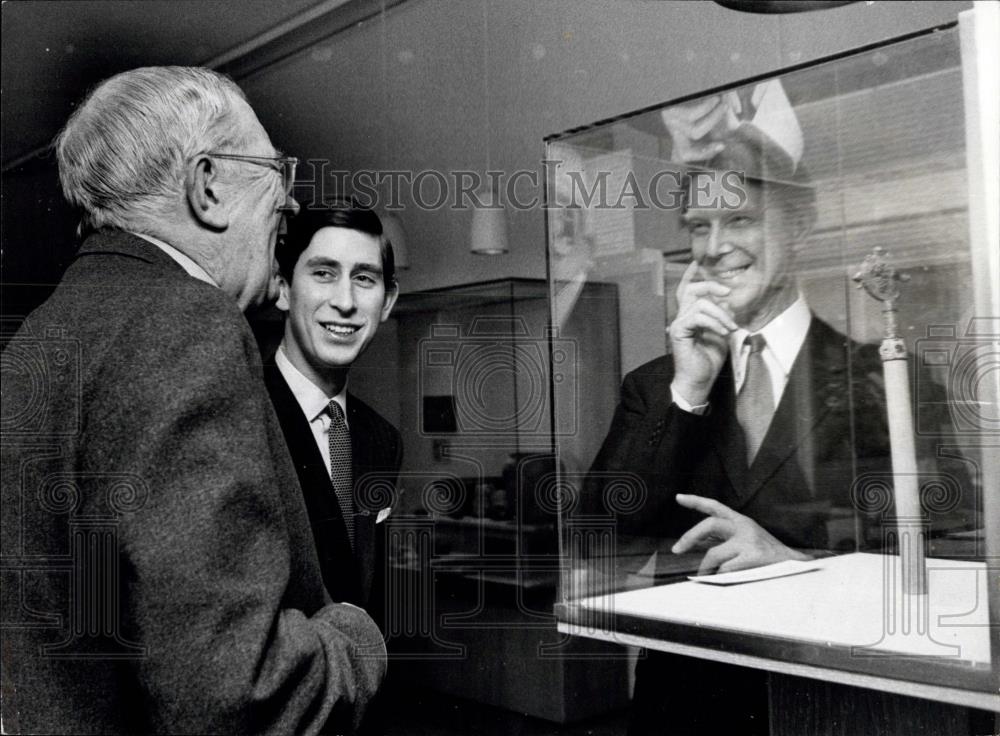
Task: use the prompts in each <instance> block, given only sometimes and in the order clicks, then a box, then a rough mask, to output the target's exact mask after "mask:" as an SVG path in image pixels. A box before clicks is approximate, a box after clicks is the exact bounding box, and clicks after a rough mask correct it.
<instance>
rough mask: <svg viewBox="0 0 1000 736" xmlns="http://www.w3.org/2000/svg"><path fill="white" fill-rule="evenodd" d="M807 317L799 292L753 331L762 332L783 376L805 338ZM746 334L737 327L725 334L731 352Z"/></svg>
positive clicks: (740, 346)
mask: <svg viewBox="0 0 1000 736" xmlns="http://www.w3.org/2000/svg"><path fill="white" fill-rule="evenodd" d="M811 320H812V315H811V314H810V312H809V305H808V304H806V300H805V297H803V296H802V294H799V296H798V298H797V299H796V300H795V301H794V302H792V304H791V306H789V307H788V308H787V309H786V310H785V311H784V312H782V313H781V314H779V315H778V316H777V317H775V318H774V319H772V320H771V321H770V322H768V323H767V324H766V325H764V326H763V327H762V328H761V329H759V330H758V331H757V334H760V335H763V336H764V339H765V340H767V349H768V350H770V351H771V354H772V355H774V357H775V359H776V360H777V361H778V364H779V365H780V366H781V368H782V370H784V372H785V376H786V377H787V376H788V374H789V373H791V372H792V365H793V364H794V363H795V358H796V357H797V356H798V354H799V350H800V349H801V348H802V343H803V342H805V339H806V333H808V332H809V322H810V321H811ZM749 334H750V333H749V332H748V331H747V330H744V329H739V330H736V332H734V333H732V334H731V335H730V336H729V350H730V352H731V354H732V355H739V354H740V351H741V350H742V349H743V341H744V340H745V339H746V337H747V335H749Z"/></svg>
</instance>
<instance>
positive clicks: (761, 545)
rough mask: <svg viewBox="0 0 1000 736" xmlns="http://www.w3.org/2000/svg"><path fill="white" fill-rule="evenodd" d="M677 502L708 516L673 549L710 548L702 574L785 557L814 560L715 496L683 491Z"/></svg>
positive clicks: (762, 563)
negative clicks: (708, 496) (694, 494)
mask: <svg viewBox="0 0 1000 736" xmlns="http://www.w3.org/2000/svg"><path fill="white" fill-rule="evenodd" d="M677 503H679V504H680V505H681V506H684V507H685V508H689V509H694V510H695V511H700V512H701V513H703V514H706V515H707V518H705V519H702V520H701V521H700V522H698V523H697V524H695V525H694V526H693V527H691V528H690V529H688V530H687V531H686V532H685V533H684V536H682V537H681V538H680V539H678V540H677V543H676V544H675V545H674V546H673V548H672V549H671V551H672V552H673V553H674V554H682V553H684V552H690V551H691V550H702V549H704V550H707V551H706V552H705V556H704V557H703V558H702V560H701V565H700V566H699V567H698V574H699V575H708V574H711V573H714V572H733V571H734V570H745V569H747V568H751V567H760V566H762V565H770V564H771V563H774V562H782V561H784V560H808V559H811V558H810V557H809V555H806V554H803V553H802V552H799V551H798V550H794V549H792V548H791V547H788V546H786V545H785V544H783V543H781V542H779V541H778V540H777V539H776V538H775V537H774V536H773V535H771V534H770V533H769V532H767V531H766V530H765V529H764V528H763V527H761V526H760V525H759V524H758V523H757V522H756V521H754V520H753V519H751V518H750V517H749V516H744V515H743V514H740V513H738V512H736V511H733V510H732V509H731V508H729V507H728V506H726V505H725V504H722V503H719V502H718V501H716V500H714V499H711V498H705V497H704V496H692V495H688V494H684V493H679V494H677Z"/></svg>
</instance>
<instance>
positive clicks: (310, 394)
mask: <svg viewBox="0 0 1000 736" xmlns="http://www.w3.org/2000/svg"><path fill="white" fill-rule="evenodd" d="M274 362H275V364H276V365H277V366H278V370H279V371H281V375H282V376H283V377H284V379H285V382H286V383H287V384H288V388H290V389H291V390H292V394H294V396H295V400H296V401H297V402H299V406H300V407H301V408H302V413H303V414H305V415H306V419H308V420H309V421H310V422H313V421H315V420H316V419H317V418H318V417H320V416H323V415H324V414H325V413H326V408H327V406H328V405H329V404H330V400H331V399H332V400H333V401H336V402H337V403H338V404H340V408H341V409H342V410H343V411H344V418H345V421H346V417H347V384H346V383H345V384H344V387H343V388H342V389H341V390H340V393H339V394H337V395H336V396H331V397H328V396H327V395H326V393H324V391H323V389H321V388H320V387H319V386H317V385H316V384H315V383H313V382H312V381H310V380H309V379H308V378H306V376H305V375H304V374H303V373H302V371H300V370H299V369H298V368H296V367H295V366H294V365H292V361H290V360H289V359H288V356H287V355H285V343H284V341H282V343H281V345H279V346H278V352H277V353H275V355H274Z"/></svg>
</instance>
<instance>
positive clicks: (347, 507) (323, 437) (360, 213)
mask: <svg viewBox="0 0 1000 736" xmlns="http://www.w3.org/2000/svg"><path fill="white" fill-rule="evenodd" d="M288 227H289V231H288V235H287V238H286V240H285V242H284V243H283V244H282V245H281V246H280V247H279V248H278V253H277V256H278V263H279V266H280V272H281V276H280V279H279V283H280V296H279V298H278V308H279V309H281V310H283V311H284V312H286V313H287V318H286V321H285V332H284V338H283V340H282V342H281V346H280V347H279V348H278V352H277V354H276V355H275V360H274V363H273V364H271V365H269V366H266V368H265V379H266V382H267V385H268V390H269V391H270V394H271V400H272V402H273V403H274V406H275V409H276V410H277V413H278V418H279V420H280V421H281V426H282V429H283V430H284V434H285V439H286V441H287V442H288V446H289V449H290V451H291V454H292V459H293V460H294V461H295V467H296V470H297V471H298V474H299V480H300V481H301V484H302V489H303V493H304V495H305V500H306V507H307V509H308V511H309V520H310V523H311V525H312V530H313V536H314V537H315V540H316V547H317V550H318V552H319V557H320V567H321V570H322V573H323V581H324V582H325V583H326V587H327V590H328V591H329V592H330V595H331V596H332V597H333V599H334V600H338V601H348V602H350V603H354V604H356V605H358V606H361V607H363V608H366V609H367V610H368V611H369V613H371V614H372V616H373V617H374V618H375V619H376V621H380V620H382V616H381V615H382V603H381V600H380V599H379V598H378V597H377V594H378V593H379V592H380V591H381V588H382V587H383V586H382V585H381V582H380V578H379V577H378V576H380V575H381V573H382V571H383V568H384V561H383V560H381V559H380V558H379V554H380V553H381V552H382V551H383V545H382V544H381V543H380V540H379V539H378V535H377V533H376V532H377V530H380V529H381V528H382V527H381V526H378V525H377V522H381V521H382V520H383V517H384V516H385V515H387V514H388V509H387V508H384V507H385V506H388V503H383V501H386V500H387V499H383V498H381V497H375V496H373V495H372V493H369V492H368V491H366V487H367V488H369V489H371V488H374V486H372V485H367V486H366V483H367V482H368V481H372V480H374V479H378V480H380V481H382V482H386V481H388V482H389V483H394V482H395V479H396V476H397V475H398V472H399V466H400V462H401V458H402V444H401V441H400V437H399V432H398V431H397V430H396V429H395V427H393V426H392V425H391V424H389V423H388V422H387V421H386V420H385V419H383V418H382V417H381V416H379V414H378V413H376V412H375V410H373V409H372V408H371V407H369V406H368V405H367V404H365V403H364V402H362V401H361V400H360V399H358V398H357V397H355V396H354V395H352V394H349V393H348V391H347V376H348V372H349V371H350V369H351V365H352V364H353V363H354V361H355V360H357V358H358V356H359V355H361V353H362V352H363V351H364V350H365V348H367V347H368V344H369V343H370V342H371V340H372V338H373V337H375V333H376V331H377V330H378V327H379V325H380V324H381V323H382V322H384V321H385V320H386V319H388V317H389V313H390V312H391V311H392V307H393V305H394V304H395V303H396V297H397V295H398V287H397V285H396V275H395V263H394V259H393V253H392V246H391V245H390V244H389V243H388V242H387V241H386V240H385V238H384V237H383V236H382V224H381V222H380V221H379V219H378V216H377V215H376V214H375V213H374V212H372V211H370V210H366V209H361V208H357V207H354V206H352V205H351V204H349V203H345V204H337V205H334V206H326V205H312V206H309V207H306V208H304V209H303V211H302V213H301V214H300V215H298V216H297V217H295V218H292V219H291V220H290V221H289V225H288ZM373 474H374V475H373ZM366 476H367V480H366ZM376 495H377V494H376ZM379 512H381V513H379Z"/></svg>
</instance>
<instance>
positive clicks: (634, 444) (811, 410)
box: [587, 318, 974, 548]
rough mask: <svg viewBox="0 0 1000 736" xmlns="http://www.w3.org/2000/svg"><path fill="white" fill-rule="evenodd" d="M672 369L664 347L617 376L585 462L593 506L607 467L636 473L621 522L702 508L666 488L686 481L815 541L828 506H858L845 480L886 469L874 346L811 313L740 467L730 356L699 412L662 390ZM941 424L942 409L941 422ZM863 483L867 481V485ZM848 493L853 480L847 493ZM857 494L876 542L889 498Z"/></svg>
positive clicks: (959, 474) (639, 524)
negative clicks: (608, 421) (759, 438)
mask: <svg viewBox="0 0 1000 736" xmlns="http://www.w3.org/2000/svg"><path fill="white" fill-rule="evenodd" d="M672 380H673V361H672V358H671V357H670V356H664V357H661V358H658V359H656V360H653V361H651V362H649V363H647V364H645V365H643V366H641V367H639V368H638V369H636V370H635V371H633V372H631V373H630V374H629V375H628V376H626V378H625V380H624V382H623V384H622V392H621V402H620V404H619V406H618V409H617V411H616V412H615V416H614V419H613V421H612V426H611V429H610V431H609V432H608V435H607V438H606V439H605V441H604V444H603V446H602V447H601V449H600V451H599V452H598V454H597V457H596V459H595V461H594V463H593V468H592V470H593V471H601V474H602V475H603V478H601V477H598V476H597V475H596V474H595V475H592V476H591V478H590V479H589V480H588V492H587V495H588V501H589V502H590V503H591V508H594V503H595V501H596V502H599V501H600V499H601V496H602V495H603V488H604V487H605V486H606V485H607V477H609V475H610V477H613V475H614V473H615V472H629V473H635V474H637V475H638V476H639V478H640V479H641V481H642V482H643V483H644V484H645V487H646V492H647V500H646V503H645V504H644V505H643V506H642V508H640V509H639V510H638V511H636V512H635V513H632V514H622V515H620V516H619V517H618V525H619V529H620V530H621V531H623V532H625V533H631V534H637V535H643V536H662V537H678V536H680V535H681V534H683V533H684V532H685V531H686V530H687V529H689V528H690V527H691V526H693V525H694V524H695V523H697V522H698V521H699V520H700V519H701V518H703V517H702V516H701V515H700V514H698V513H697V512H693V511H689V510H687V509H684V508H682V507H681V506H679V505H678V504H677V503H676V501H675V500H674V494H676V493H693V494H697V495H701V496H707V497H709V498H715V499H718V500H719V501H721V502H722V503H724V504H726V505H727V506H729V507H731V508H733V509H735V510H737V511H739V512H740V513H743V514H745V515H747V516H750V517H751V518H753V519H754V520H755V521H757V522H758V523H759V524H761V526H763V527H764V528H765V529H767V530H768V531H769V532H771V533H772V534H774V536H776V537H777V538H778V539H780V540H781V541H782V542H784V543H786V544H788V545H790V546H794V547H804V548H823V547H826V546H827V545H828V544H832V543H836V542H837V541H838V540H835V539H830V538H829V537H828V533H827V532H828V521H829V520H830V518H831V513H832V512H833V511H834V510H835V509H839V510H842V512H846V513H848V514H850V513H851V511H852V510H853V509H855V508H856V507H858V506H859V504H858V503H856V498H854V497H852V485H854V483H855V481H856V480H859V479H860V481H859V482H864V480H865V479H866V478H875V477H876V476H881V477H882V478H885V477H887V474H888V473H891V461H890V453H889V433H888V425H887V419H886V413H885V402H884V391H883V381H882V366H881V361H880V359H879V357H878V352H877V349H876V347H875V346H872V345H860V344H858V343H855V342H853V341H851V340H849V339H848V338H846V337H845V336H844V335H841V334H840V333H838V332H836V331H835V330H834V329H833V328H831V327H830V326H829V325H827V324H826V323H824V322H822V321H820V320H818V319H816V318H813V320H812V322H811V324H810V327H809V332H808V334H807V336H806V340H805V342H804V343H803V346H802V349H801V350H800V351H799V355H798V356H797V358H796V360H795V363H794V365H793V367H792V370H791V372H790V375H789V379H788V384H787V385H786V387H785V391H784V392H783V394H782V396H781V400H780V402H779V404H778V406H777V407H776V409H775V414H774V418H773V419H772V421H771V425H770V427H769V429H768V432H767V435H766V437H765V438H764V441H763V444H762V445H761V448H760V450H759V451H758V454H757V457H756V458H755V459H754V463H753V465H752V466H751V467H750V468H749V469H748V468H747V466H746V450H745V445H744V439H743V433H742V430H741V429H740V426H739V422H738V421H737V419H736V414H735V395H734V391H733V378H732V368H731V365H730V363H729V361H726V364H725V366H724V368H723V370H722V372H721V373H720V374H719V377H718V378H717V379H716V382H715V384H714V386H713V388H712V391H711V394H710V397H709V402H710V407H711V408H710V410H709V412H708V413H707V414H706V415H704V416H695V415H693V414H690V413H688V412H685V411H682V410H681V409H680V408H678V407H677V406H676V405H674V404H673V403H672V402H671V398H670V383H671V381H672ZM940 406H941V407H945V403H944V402H943V401H942V402H940ZM944 411H945V414H946V413H947V412H946V409H945V410H944ZM946 424H948V423H947V420H946V419H942V427H944V426H945V425H946ZM943 431H944V430H943ZM944 433H945V434H947V432H946V431H944ZM939 439H940V437H921V438H920V440H921V443H920V445H919V447H918V451H919V454H920V458H921V459H922V460H925V461H930V463H931V464H932V465H933V459H934V457H935V452H934V449H935V448H934V447H933V444H934V442H935V441H937V440H939ZM949 472H951V473H952V474H953V476H954V477H956V478H959V479H960V481H959V482H960V483H966V484H967V481H966V480H965V473H964V471H963V469H962V468H961V466H960V463H959V464H955V463H952V464H951V466H950V468H949ZM890 487H891V486H890ZM867 488H868V490H874V488H875V485H872V486H867ZM964 490H965V491H966V493H967V497H966V498H965V499H963V501H966V502H967V504H966V505H968V506H972V505H974V504H972V503H971V499H970V498H968V495H970V494H971V489H970V488H968V487H967V485H966V487H965V489H964ZM858 493H860V487H859V488H858V489H856V492H855V494H854V495H855V496H857V495H858ZM889 493H891V491H889V490H885V491H884V494H889ZM888 498H889V497H888V495H886V499H888ZM866 500H867V501H871V502H872V503H867V504H860V505H861V506H862V507H863V510H866V511H867V510H871V511H872V513H871V514H865V517H866V519H867V522H868V523H867V524H866V527H865V528H866V532H865V535H866V537H867V539H864V540H861V541H862V544H864V543H866V542H867V543H870V544H873V545H875V544H878V543H879V539H878V537H879V535H880V529H879V526H878V522H879V520H880V517H881V516H883V515H888V514H889V513H891V508H889V507H887V508H885V509H883V510H882V512H881V513H879V512H877V511H876V509H875V507H876V506H877V504H876V503H874V502H873V499H871V498H868V499H866ZM847 526H848V527H850V524H849V523H848V525H847ZM840 541H845V540H840Z"/></svg>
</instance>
